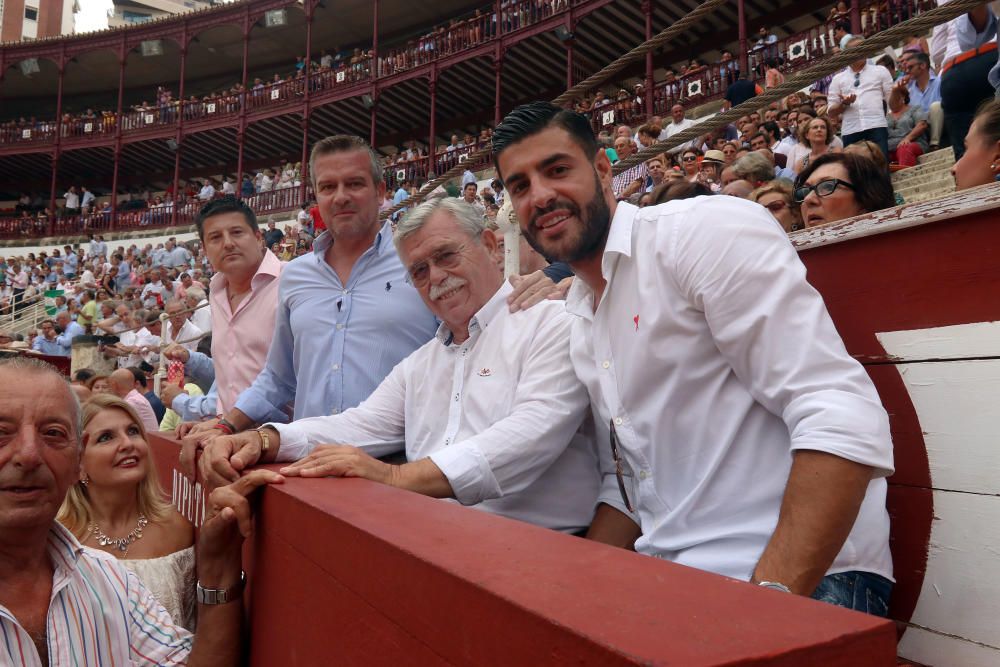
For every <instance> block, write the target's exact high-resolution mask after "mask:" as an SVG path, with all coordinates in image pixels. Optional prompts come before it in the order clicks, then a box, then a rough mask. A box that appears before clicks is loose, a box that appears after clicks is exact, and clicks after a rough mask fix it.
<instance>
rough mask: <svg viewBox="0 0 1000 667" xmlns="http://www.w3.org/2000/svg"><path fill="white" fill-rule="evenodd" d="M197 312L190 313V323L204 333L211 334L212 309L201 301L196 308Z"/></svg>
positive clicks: (206, 302) (205, 302)
mask: <svg viewBox="0 0 1000 667" xmlns="http://www.w3.org/2000/svg"><path fill="white" fill-rule="evenodd" d="M196 307H197V308H198V310H196V311H194V312H193V313H191V323H192V324H194V325H195V326H196V327H198V329H199V330H201V331H204V332H205V333H212V307H211V306H210V305H208V301H207V300H205V299H202V300H201V301H199V302H198V305H197V306H196Z"/></svg>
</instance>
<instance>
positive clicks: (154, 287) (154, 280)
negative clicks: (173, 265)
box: [139, 269, 174, 308]
mask: <svg viewBox="0 0 1000 667" xmlns="http://www.w3.org/2000/svg"><path fill="white" fill-rule="evenodd" d="M172 298H174V291H173V289H172V288H171V286H170V285H169V284H167V282H165V281H164V280H163V278H162V274H161V273H160V270H159V269H151V270H150V272H149V282H148V283H146V285H145V286H144V287H143V288H142V292H141V293H140V294H139V299H140V300H141V301H142V305H143V307H144V308H158V307H159V308H162V307H163V304H165V303H167V302H168V301H170V300H171V299H172Z"/></svg>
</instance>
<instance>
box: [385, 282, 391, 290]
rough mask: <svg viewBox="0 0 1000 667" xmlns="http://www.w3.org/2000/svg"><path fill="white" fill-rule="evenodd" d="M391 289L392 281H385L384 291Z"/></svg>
mask: <svg viewBox="0 0 1000 667" xmlns="http://www.w3.org/2000/svg"><path fill="white" fill-rule="evenodd" d="M391 289H392V283H386V284H385V291H386V292H388V291H389V290H391Z"/></svg>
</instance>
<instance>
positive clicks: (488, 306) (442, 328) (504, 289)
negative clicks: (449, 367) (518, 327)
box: [434, 280, 514, 346]
mask: <svg viewBox="0 0 1000 667" xmlns="http://www.w3.org/2000/svg"><path fill="white" fill-rule="evenodd" d="M513 291H514V287H513V286H512V285H511V284H510V283H509V282H507V281H506V280H505V281H503V284H502V285H500V289H498V290H497V291H496V292H495V293H494V294H493V296H492V297H490V300H489V301H487V302H486V303H485V304H484V305H483V307H482V308H480V309H479V310H477V311H476V314H475V315H473V316H472V319H471V320H469V338H470V339H471V338H472V337H473V336H475V335H476V334H478V333H480V332H482V331H483V330H484V329H485V328H486V327H487V326H489V323H490V322H491V321H493V319H494V318H495V317H496V316H497V315H499V314H500V313H502V312H503V309H504V308H506V307H507V296H508V295H510V293H511V292H513ZM434 335H435V337H436V338H437V339H438V340H439V341H440V342H441V344H442V345H445V346H449V345H451V344H452V340H454V338H455V334H454V333H452V331H451V329H449V328H448V325H446V324H445V323H444V322H442V323H441V324H440V325H439V326H438V329H437V333H435V334H434Z"/></svg>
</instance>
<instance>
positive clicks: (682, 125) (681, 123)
mask: <svg viewBox="0 0 1000 667" xmlns="http://www.w3.org/2000/svg"><path fill="white" fill-rule="evenodd" d="M670 117H671V118H672V119H673V122H672V123H670V125H668V126H667V128H666V130H664V133H665V134H664V135H663V136H661V137H660V139H661V140H666V139H669V138H670V137H672V136H674V135H675V134H677V133H678V132H682V131H684V130H686V129H688V128H689V127H691V126H692V125H694V121H693V120H691V119H690V118H685V117H684V107H683V106H681V105H680V104H675V105H674V106H672V107H670ZM696 142H697V140H692V141H689V142H687V143H683V144H681V145H680V146H675V147H673V148H671V149H670V154H671V155H677V154H678V153H680V152H681V151H683V150H684V149H685V148H690V147H692V146H694V145H695V143H696Z"/></svg>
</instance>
